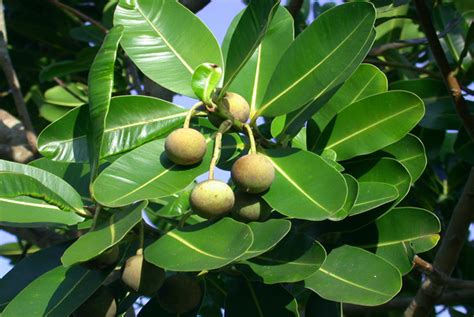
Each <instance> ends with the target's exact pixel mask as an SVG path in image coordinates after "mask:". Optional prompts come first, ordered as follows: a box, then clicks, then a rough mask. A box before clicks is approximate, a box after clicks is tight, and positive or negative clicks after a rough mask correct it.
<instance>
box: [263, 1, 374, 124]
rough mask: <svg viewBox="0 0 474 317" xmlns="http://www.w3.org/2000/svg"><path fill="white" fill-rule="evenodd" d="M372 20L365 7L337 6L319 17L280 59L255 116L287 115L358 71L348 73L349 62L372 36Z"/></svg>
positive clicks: (362, 5) (371, 10)
mask: <svg viewBox="0 0 474 317" xmlns="http://www.w3.org/2000/svg"><path fill="white" fill-rule="evenodd" d="M336 20H337V21H340V23H337V24H334V21H336ZM374 20H375V10H374V7H373V6H372V5H371V4H368V3H349V4H344V5H340V6H337V7H335V8H333V9H331V10H328V11H326V12H325V13H323V14H322V15H320V16H319V17H318V18H317V19H316V20H315V21H314V22H313V23H312V24H311V25H310V26H309V27H308V28H306V29H305V30H304V31H303V32H302V33H301V34H300V35H299V36H298V37H297V38H296V40H295V41H294V42H293V43H292V44H291V45H290V47H289V48H288V49H287V50H286V52H285V53H284V55H283V56H282V58H281V60H280V62H279V63H278V66H277V68H276V70H275V72H274V73H273V75H272V78H271V80H270V82H269V85H268V88H267V90H266V92H265V97H264V98H263V102H262V106H261V107H260V108H259V110H258V111H257V114H258V115H265V116H278V115H282V114H285V113H289V112H291V111H294V110H296V109H298V108H300V107H302V106H303V105H304V104H306V103H307V102H309V101H311V100H313V99H317V98H318V97H320V96H321V95H322V94H324V93H325V92H327V91H329V90H330V89H331V88H332V87H335V86H337V85H338V84H340V82H338V81H334V78H335V77H339V76H340V75H341V72H343V71H346V72H347V75H349V74H350V73H352V71H353V70H354V69H355V67H357V64H355V65H354V66H353V67H354V68H353V69H352V70H348V69H347V63H348V60H349V61H350V57H352V56H353V55H354V52H359V51H360V50H361V48H362V47H364V46H366V43H367V39H368V38H369V37H371V36H373V33H372V30H373V25H374ZM342 80H343V79H342Z"/></svg>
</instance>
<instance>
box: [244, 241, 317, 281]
mask: <svg viewBox="0 0 474 317" xmlns="http://www.w3.org/2000/svg"><path fill="white" fill-rule="evenodd" d="M325 259H326V250H324V248H323V246H322V245H321V244H320V243H319V242H318V241H315V240H314V239H311V238H310V237H308V236H306V235H303V234H299V233H294V232H292V233H290V234H288V235H287V236H286V237H285V238H284V239H283V240H282V241H281V242H280V243H278V244H277V246H276V247H275V248H274V249H272V250H271V251H269V252H267V253H264V254H262V255H259V256H257V257H254V258H252V259H250V260H248V261H246V262H245V263H246V264H248V265H249V266H250V268H251V269H252V270H253V271H254V272H255V274H257V275H258V276H259V277H260V278H261V279H262V280H263V282H264V283H265V284H275V283H293V282H298V281H301V280H304V279H305V278H307V277H308V276H310V275H311V274H313V273H314V272H316V271H317V270H318V269H319V268H320V267H321V265H322V264H323V263H324V260H325Z"/></svg>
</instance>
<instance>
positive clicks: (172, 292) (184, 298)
mask: <svg viewBox="0 0 474 317" xmlns="http://www.w3.org/2000/svg"><path fill="white" fill-rule="evenodd" d="M201 298H202V290H201V287H199V283H198V281H197V280H196V279H195V278H192V277H190V276H187V275H184V274H177V275H173V276H171V277H169V278H167V279H166V280H165V283H164V284H163V286H162V287H161V288H160V291H159V292H158V302H159V303H160V305H161V307H163V309H164V310H166V311H167V312H169V313H172V314H184V313H187V312H189V311H191V310H193V309H194V308H196V307H197V306H198V305H199V303H200V302H201Z"/></svg>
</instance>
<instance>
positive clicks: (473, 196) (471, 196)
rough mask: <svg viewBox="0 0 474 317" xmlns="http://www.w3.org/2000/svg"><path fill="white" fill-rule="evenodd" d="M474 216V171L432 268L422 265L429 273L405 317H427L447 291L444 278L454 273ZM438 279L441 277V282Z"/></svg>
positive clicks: (454, 212)
mask: <svg viewBox="0 0 474 317" xmlns="http://www.w3.org/2000/svg"><path fill="white" fill-rule="evenodd" d="M473 213H474V168H472V169H471V172H470V174H469V178H468V180H467V182H466V185H465V187H464V190H463V192H462V194H461V198H460V199H459V201H458V203H457V205H456V207H455V208H454V211H453V214H452V216H451V219H450V221H449V225H448V228H447V230H446V233H445V235H444V237H443V239H442V241H441V245H440V247H439V249H438V252H437V253H436V256H435V259H434V261H433V265H432V268H431V269H430V268H429V266H426V265H423V264H422V266H424V267H425V269H427V270H428V272H429V271H430V270H431V272H432V273H433V272H435V273H434V274H432V273H431V274H429V275H427V278H426V280H425V281H424V282H423V284H422V285H421V287H420V289H419V290H418V292H417V294H416V296H415V298H414V299H413V300H412V301H411V302H410V305H409V306H408V308H407V309H406V310H405V316H407V317H411V316H414V317H420V316H429V315H430V313H431V311H432V309H433V306H434V305H435V304H436V303H437V302H438V299H439V298H440V297H441V296H442V294H443V291H444V289H445V287H446V282H445V281H446V277H449V276H450V275H451V273H452V272H453V270H454V268H455V266H456V263H457V261H458V258H459V254H460V253H461V250H462V248H463V245H464V243H465V241H466V237H467V234H468V230H469V224H470V223H471V219H472V216H473ZM440 276H444V277H443V278H440Z"/></svg>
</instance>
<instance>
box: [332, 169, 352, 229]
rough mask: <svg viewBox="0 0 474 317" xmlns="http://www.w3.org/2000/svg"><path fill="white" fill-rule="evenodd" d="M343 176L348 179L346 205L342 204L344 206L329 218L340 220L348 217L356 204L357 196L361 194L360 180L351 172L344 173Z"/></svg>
mask: <svg viewBox="0 0 474 317" xmlns="http://www.w3.org/2000/svg"><path fill="white" fill-rule="evenodd" d="M342 176H344V180H345V181H346V186H347V198H346V202H345V203H344V206H342V208H341V209H340V210H339V211H338V212H337V213H336V214H334V215H332V216H331V217H330V218H329V219H330V220H333V221H340V220H342V219H344V218H346V217H347V216H348V215H349V212H350V211H351V209H352V207H353V206H354V204H355V202H356V200H357V197H358V196H359V182H357V180H356V179H355V178H354V177H353V176H351V175H349V174H343V175H342Z"/></svg>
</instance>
